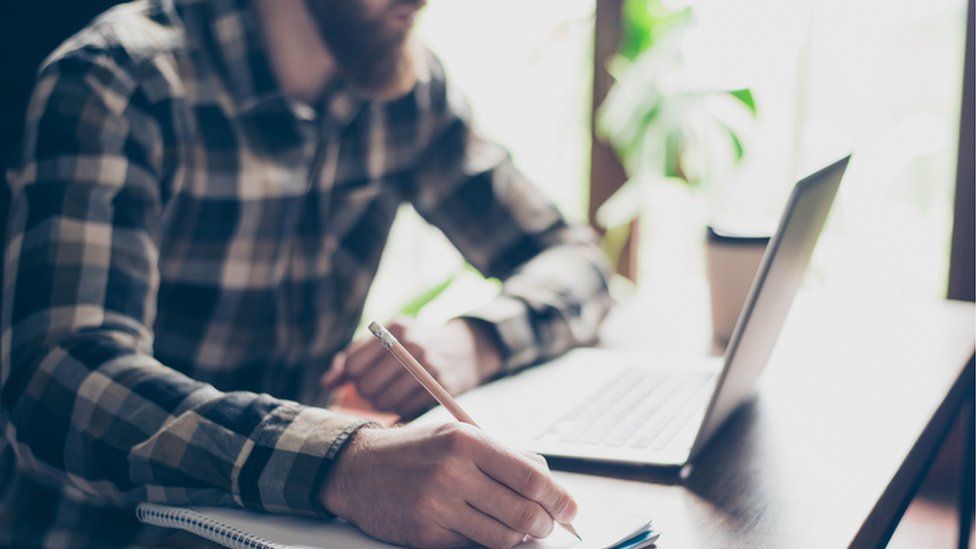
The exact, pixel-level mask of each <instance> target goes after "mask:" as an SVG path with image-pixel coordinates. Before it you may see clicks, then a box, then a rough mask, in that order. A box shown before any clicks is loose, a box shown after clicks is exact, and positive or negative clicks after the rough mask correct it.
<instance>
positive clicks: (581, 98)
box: [366, 0, 966, 320]
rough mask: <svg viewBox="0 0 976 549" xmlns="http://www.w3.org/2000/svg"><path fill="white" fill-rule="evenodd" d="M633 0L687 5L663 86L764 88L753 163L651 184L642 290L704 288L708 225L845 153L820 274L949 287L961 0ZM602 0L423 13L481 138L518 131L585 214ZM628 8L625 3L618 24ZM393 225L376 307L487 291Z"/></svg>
mask: <svg viewBox="0 0 976 549" xmlns="http://www.w3.org/2000/svg"><path fill="white" fill-rule="evenodd" d="M601 3H602V2H601ZM625 3H627V2H625ZM629 3H631V4H635V5H636V7H638V8H641V7H643V8H647V7H648V6H649V9H651V10H654V9H658V10H660V11H664V12H669V13H674V12H679V11H683V10H688V11H690V17H688V18H687V19H688V20H687V21H686V22H683V23H682V25H684V27H685V28H683V29H681V31H680V36H678V37H677V38H678V40H679V41H680V43H679V44H678V45H677V48H676V49H678V50H679V51H678V54H677V57H678V61H677V62H676V63H673V64H671V65H670V68H672V69H676V70H671V71H668V72H666V73H663V74H662V73H659V72H658V73H656V72H655V71H654V70H649V71H645V72H646V73H647V74H645V75H644V76H643V77H644V78H647V79H648V80H649V81H650V84H651V85H654V82H655V81H659V80H664V79H669V80H670V81H671V83H672V84H674V81H675V80H680V82H678V83H677V84H675V85H676V86H678V87H684V89H688V88H691V89H693V90H725V89H743V88H744V89H748V90H750V92H751V95H752V96H753V98H754V103H755V114H754V115H752V116H751V117H749V120H747V121H746V122H745V123H743V124H740V127H739V128H738V131H737V136H738V138H739V140H740V141H741V146H742V149H743V155H742V158H741V160H739V161H738V162H735V163H733V164H731V165H727V166H726V165H723V166H722V167H724V169H713V170H711V173H709V174H708V175H707V177H705V179H706V181H704V182H699V183H698V184H693V185H689V184H688V183H687V182H686V181H683V180H681V179H678V178H674V177H670V178H668V177H661V178H654V180H653V181H650V182H647V181H644V182H643V184H642V185H640V186H641V192H640V193H639V194H640V212H639V214H640V221H641V222H640V225H639V229H638V233H639V234H638V235H637V236H638V238H636V239H635V241H636V245H635V248H636V250H635V254H634V256H635V257H634V259H635V261H634V262H633V263H634V265H629V266H627V267H628V268H629V269H631V271H630V272H628V273H627V274H628V275H629V276H630V277H631V278H633V279H634V280H636V281H638V282H639V283H640V285H641V287H643V286H645V285H653V286H656V287H662V286H663V287H674V286H675V285H683V284H694V283H703V282H702V280H703V277H704V276H705V269H704V263H703V247H702V246H701V243H702V242H703V239H704V235H705V233H704V230H703V227H704V226H705V225H706V223H709V222H713V221H715V220H716V219H719V220H721V219H732V220H733V222H735V221H736V220H738V221H739V222H740V223H744V224H746V225H748V226H749V227H754V226H757V225H758V226H759V227H769V226H770V225H771V224H772V223H774V222H775V220H776V217H777V216H778V213H779V211H780V210H781V208H782V206H783V203H784V201H785V199H786V197H787V195H788V192H789V190H790V188H791V187H792V184H793V183H794V182H795V180H796V179H797V178H798V177H800V176H802V175H804V174H806V173H809V172H811V171H813V170H814V169H816V168H818V167H821V166H822V165H824V164H826V163H827V162H828V161H830V160H832V159H834V158H836V157H837V156H839V155H840V154H842V153H844V152H845V151H852V152H853V153H854V161H853V163H852V165H851V167H850V169H849V172H848V176H847V178H846V179H845V182H844V185H843V186H842V189H841V193H840V196H839V199H838V203H837V205H836V207H835V209H834V212H833V215H832V217H831V219H830V221H829V224H828V226H827V228H826V232H825V234H824V236H823V238H822V239H821V244H820V246H819V248H818V252H817V257H816V258H815V260H814V264H813V267H812V269H811V272H810V275H809V280H808V282H807V284H808V285H816V286H823V287H831V288H838V289H847V290H856V291H859V292H878V293H883V294H891V293H896V294H899V295H909V296H919V297H944V296H945V295H946V289H947V288H946V285H947V280H948V265H949V251H950V233H951V226H952V210H953V195H954V185H955V170H956V154H957V150H956V149H957V142H958V135H959V109H960V92H961V90H962V66H963V51H964V48H963V44H964V41H965V20H966V18H965V14H966V2H965V0H931V1H927V2H912V1H908V0H892V1H881V0H865V1H860V2H845V1H843V0H819V1H812V0H790V1H786V2H783V1H772V0H744V1H741V2H734V3H730V2H722V1H718V0H693V1H682V0H672V1H665V2H647V1H646V0H640V1H639V2H629ZM596 6H597V2H596V0H529V1H526V0H493V1H491V2H486V1H484V0H450V1H444V0H431V1H430V2H429V4H428V7H427V8H426V10H425V12H424V14H423V17H422V19H421V22H420V27H419V33H420V35H421V36H422V37H423V38H424V40H426V42H427V43H428V44H429V45H430V46H431V48H432V49H433V50H434V51H435V52H436V53H437V54H438V55H439V56H440V57H441V58H442V60H443V61H444V63H445V65H446V66H447V69H448V72H449V75H450V76H451V77H452V79H453V81H454V82H455V84H457V85H458V86H459V87H460V88H461V89H462V90H463V91H464V92H465V94H466V95H467V97H468V98H469V100H470V103H471V105H472V108H473V110H474V113H475V116H476V120H477V121H478V122H479V124H480V127H481V129H482V131H483V133H485V134H487V135H488V136H490V137H492V138H494V139H496V140H498V141H500V142H501V143H503V144H505V145H506V146H507V147H508V148H509V150H510V151H511V153H512V155H513V157H514V159H515V161H516V163H517V165H518V166H519V167H520V168H521V169H522V170H523V171H524V172H525V173H526V174H528V176H529V177H530V178H531V179H532V180H533V181H534V182H535V183H536V184H537V185H538V186H539V187H540V188H541V189H543V191H544V192H545V193H546V194H547V195H548V196H549V197H550V199H551V200H552V201H553V202H554V203H555V204H557V205H558V207H559V208H560V209H561V210H562V212H563V213H564V214H565V215H566V216H567V217H568V218H570V219H572V220H574V221H585V220H587V217H588V211H589V210H590V206H591V204H590V196H591V185H592V186H594V187H596V186H600V185H607V184H611V185H612V184H614V183H616V182H608V181H599V180H597V179H595V178H594V180H593V181H592V182H591V180H590V179H591V152H590V144H591V115H592V113H593V110H594V108H597V109H598V108H599V106H600V105H599V104H596V105H594V102H593V94H592V91H593V76H594V70H593V67H594V29H595V28H596V25H595V21H596ZM632 10H633V8H632V7H628V8H625V9H623V10H621V11H622V12H623V13H622V16H623V17H624V19H625V21H624V22H623V23H622V25H621V26H622V27H623V29H621V30H620V31H618V32H621V31H624V32H625V31H626V26H627V21H626V16H627V15H628V13H627V12H628V11H632ZM657 46H658V44H654V45H652V48H653V47H657ZM613 61H614V59H610V60H609V63H606V64H609V65H612V64H613ZM630 68H631V69H632V70H638V69H639V67H630ZM676 73H680V76H676ZM625 76H632V75H625ZM672 93H677V94H680V93H681V92H680V91H678V92H672ZM687 93H690V92H687ZM679 129H680V128H679ZM659 145H661V146H660V147H659V148H662V149H663V144H659ZM726 164H728V163H726ZM594 175H595V176H597V177H598V176H599V174H594ZM613 176H614V174H612V173H611V174H610V176H609V177H610V178H612V177H613ZM593 191H594V192H596V194H599V193H598V192H597V191H598V190H596V189H594V190H593ZM393 235H394V237H393V240H392V242H391V246H390V248H389V249H388V250H387V252H386V255H385V256H384V265H383V267H382V268H381V271H380V275H379V277H378V279H377V283H376V285H375V287H374V289H373V293H372V295H371V299H370V301H369V303H368V305H367V315H366V317H368V318H374V317H388V316H390V315H393V314H395V313H396V312H397V311H398V310H399V309H400V308H401V307H403V306H404V305H407V304H409V303H410V302H411V300H412V299H414V298H415V297H416V296H417V295H419V294H421V293H423V292H424V291H425V290H430V289H431V288H438V287H442V285H443V284H444V283H445V282H447V281H448V280H453V281H454V282H453V284H451V285H450V286H449V287H448V288H447V290H446V291H445V292H444V293H443V294H441V296H440V298H438V299H437V300H435V301H434V302H433V303H431V304H430V305H429V306H427V307H425V308H424V309H423V310H422V311H421V316H426V317H427V318H430V319H432V320H433V319H439V318H443V317H445V316H447V315H450V314H453V313H456V312H458V311H461V310H464V309H466V308H468V307H470V306H472V305H473V304H477V303H478V302H479V301H483V300H484V299H487V298H488V297H489V296H490V295H491V293H492V292H493V291H494V290H493V283H492V282H491V281H482V280H480V277H477V276H476V275H475V274H474V273H471V272H470V271H465V270H464V263H463V260H462V259H461V258H460V257H459V256H458V255H457V253H456V252H455V251H454V250H453V249H452V248H451V246H450V245H449V243H447V241H446V240H445V239H444V238H443V237H441V235H440V234H439V233H437V231H436V230H434V229H431V228H429V227H426V226H425V225H424V224H423V223H422V221H420V220H419V218H418V217H417V216H416V215H415V214H414V213H413V212H412V211H411V210H410V209H409V208H404V211H403V212H401V215H400V216H399V217H398V220H397V229H396V230H394V231H393ZM393 265H396V269H395V270H396V278H395V279H394V277H393V270H394V269H393V267H392V266H393ZM455 278H456V279H455ZM648 291H652V290H651V289H648Z"/></svg>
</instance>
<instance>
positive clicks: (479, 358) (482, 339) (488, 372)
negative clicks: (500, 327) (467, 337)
mask: <svg viewBox="0 0 976 549" xmlns="http://www.w3.org/2000/svg"><path fill="white" fill-rule="evenodd" d="M456 321H459V322H462V323H464V325H465V326H466V327H467V329H468V331H469V333H470V334H471V340H472V341H473V345H474V353H475V358H476V360H475V364H476V367H477V369H478V379H479V380H480V381H486V380H488V379H491V378H493V377H495V376H497V375H498V374H500V373H501V372H502V369H503V366H504V361H503V360H502V352H501V346H500V345H499V343H498V338H497V337H495V335H494V334H493V333H492V332H491V327H490V326H489V325H487V323H484V322H482V321H479V320H474V319H470V318H460V319H456Z"/></svg>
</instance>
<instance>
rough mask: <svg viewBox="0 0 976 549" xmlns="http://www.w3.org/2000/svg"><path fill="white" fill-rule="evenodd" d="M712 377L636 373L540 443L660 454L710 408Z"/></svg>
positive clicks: (612, 384) (609, 386)
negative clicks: (690, 423) (636, 450)
mask: <svg viewBox="0 0 976 549" xmlns="http://www.w3.org/2000/svg"><path fill="white" fill-rule="evenodd" d="M714 376H715V374H714V373H712V372H700V371H692V372H682V371H675V370H648V369H645V368H631V369H628V370H625V371H624V372H622V373H621V374H620V375H619V376H617V377H616V378H614V379H612V380H610V381H609V382H607V383H606V384H605V385H603V386H602V387H600V388H599V389H598V390H597V391H595V392H594V393H593V394H592V395H591V396H590V397H589V398H587V399H586V400H584V401H583V403H582V404H580V405H579V406H577V407H576V408H575V409H573V410H571V411H570V412H569V413H567V414H566V415H564V416H563V417H561V418H560V419H559V420H557V421H556V422H555V423H553V424H552V425H551V426H550V427H549V429H547V430H546V431H545V432H543V433H542V434H541V435H539V437H538V440H543V441H549V442H560V443H567V444H572V443H576V444H592V445H602V446H616V447H630V448H639V449H647V448H654V449H655V450H661V449H663V448H664V447H666V446H667V445H668V443H669V442H671V440H672V439H674V437H675V435H677V434H678V433H679V432H680V431H681V428H682V427H684V425H685V423H687V422H688V421H689V420H690V419H691V418H692V417H693V416H694V415H695V412H698V411H700V410H701V409H702V408H704V407H705V406H706V405H707V403H708V398H709V397H710V396H711V394H712V391H711V384H710V383H709V381H710V380H711V379H712V378H713V377H714Z"/></svg>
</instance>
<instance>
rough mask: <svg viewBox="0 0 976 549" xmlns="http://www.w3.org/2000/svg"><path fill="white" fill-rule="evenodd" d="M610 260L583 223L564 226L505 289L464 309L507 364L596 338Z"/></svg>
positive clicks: (512, 367) (512, 366)
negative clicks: (469, 309) (475, 306)
mask: <svg viewBox="0 0 976 549" xmlns="http://www.w3.org/2000/svg"><path fill="white" fill-rule="evenodd" d="M610 276H611V270H610V266H609V263H608V262H607V260H606V259H605V257H604V255H603V253H602V251H601V250H600V249H599V247H598V246H596V244H595V239H594V238H593V236H592V232H591V231H590V230H589V229H587V228H583V227H576V228H570V227H563V228H561V229H559V230H558V231H557V232H555V233H554V235H553V238H552V241H551V243H550V244H549V245H547V246H546V247H545V248H544V249H543V250H542V251H541V252H540V253H538V254H537V255H535V256H534V257H532V258H531V259H529V260H528V261H526V262H525V263H524V264H523V265H522V266H521V267H519V268H518V269H517V270H516V271H515V272H514V273H513V274H512V275H511V276H509V277H507V278H506V279H505V281H504V285H503V287H502V291H501V294H500V295H499V296H498V297H497V298H496V299H495V300H493V301H491V302H489V303H488V304H486V305H485V306H483V307H481V308H479V309H477V310H475V311H473V312H472V313H470V314H468V315H465V318H469V319H472V320H475V321H479V322H481V323H483V325H484V326H486V327H487V328H488V331H489V332H490V333H491V334H492V336H493V337H492V339H493V340H494V341H495V342H496V343H497V344H498V346H499V348H500V352H501V356H502V362H503V370H504V371H507V372H511V371H516V370H518V369H520V368H523V367H525V366H528V365H530V364H533V363H535V362H538V361H540V360H545V359H548V358H552V357H555V356H558V355H559V354H561V353H563V352H565V351H567V350H568V349H570V348H572V347H574V346H577V345H582V344H587V343H592V342H593V341H594V340H595V339H596V337H597V333H598V329H599V326H600V322H601V321H602V320H603V318H604V317H605V316H606V313H607V312H608V311H609V309H610V305H611V300H610V296H609V293H608V291H607V285H608V281H609V278H610Z"/></svg>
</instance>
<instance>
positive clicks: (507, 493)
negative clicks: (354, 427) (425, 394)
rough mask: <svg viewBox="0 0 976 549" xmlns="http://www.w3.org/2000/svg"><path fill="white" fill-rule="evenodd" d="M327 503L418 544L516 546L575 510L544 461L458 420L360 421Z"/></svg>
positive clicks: (382, 533) (369, 529) (367, 526)
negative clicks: (365, 424) (396, 424)
mask: <svg viewBox="0 0 976 549" xmlns="http://www.w3.org/2000/svg"><path fill="white" fill-rule="evenodd" d="M322 503H323V505H324V506H325V508H326V509H328V510H329V511H331V512H332V513H334V514H336V515H338V516H340V517H342V518H343V519H345V520H347V521H349V522H351V523H353V524H355V525H357V526H358V527H359V528H361V529H362V530H363V531H364V532H366V533H367V534H369V535H371V536H374V537H376V538H379V539H383V540H387V541H391V542H394V543H399V544H403V545H409V546H420V547H453V546H458V545H468V544H470V543H472V542H474V543H478V544H481V545H486V546H489V547H512V546H514V545H517V544H519V543H520V542H521V541H522V539H523V538H524V537H525V536H526V535H530V536H533V537H537V538H543V537H546V536H548V535H549V533H550V532H552V529H553V520H554V519H555V520H558V521H559V522H569V521H571V520H572V519H573V517H574V516H575V515H576V502H575V501H574V500H573V498H572V497H571V496H570V495H569V494H568V493H567V492H566V490H565V489H563V488H562V487H561V486H559V485H558V484H557V483H556V481H555V480H554V479H553V478H552V476H551V475H550V474H549V470H548V468H547V467H546V465H545V462H544V460H542V459H541V458H538V459H536V458H532V457H528V456H526V455H523V454H520V453H518V452H516V451H513V450H510V449H508V448H507V447H505V446H503V445H501V444H499V443H498V442H496V441H494V440H491V439H490V438H488V437H487V436H486V435H485V434H484V433H482V432H481V431H480V430H478V429H476V428H474V427H471V426H468V425H462V424H459V423H447V424H443V425H420V426H407V427H401V428H395V429H373V428H364V429H360V430H359V431H358V432H357V433H356V434H355V435H354V438H353V440H352V441H350V442H349V444H348V446H347V447H346V448H345V449H344V450H343V452H342V454H341V456H340V457H339V460H338V461H337V462H336V463H335V465H334V469H333V471H332V474H331V475H330V478H329V480H328V482H327V483H326V484H325V486H324V487H323V489H322Z"/></svg>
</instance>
